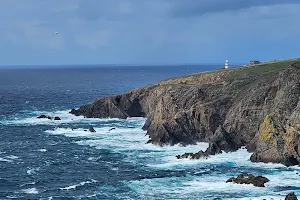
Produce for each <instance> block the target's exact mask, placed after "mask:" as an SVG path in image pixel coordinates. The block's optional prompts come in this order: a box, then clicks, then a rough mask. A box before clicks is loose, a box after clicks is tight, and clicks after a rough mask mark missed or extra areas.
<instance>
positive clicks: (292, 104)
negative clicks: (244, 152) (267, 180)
mask: <svg viewBox="0 0 300 200" xmlns="http://www.w3.org/2000/svg"><path fill="white" fill-rule="evenodd" d="M299 97H300V60H287V61H279V62H273V63H266V64H262V65H257V66H251V67H240V68H232V69H227V70H217V71H212V72H206V73H199V74H193V75H189V76H184V77H178V78H173V79H169V80H165V81H161V82H159V83H157V84H153V85H149V86H146V87H142V88H138V89H135V90H131V91H129V92H127V93H125V94H121V95H117V96H110V97H104V98H98V99H96V101H94V102H93V103H91V104H88V105H84V106H81V107H80V108H79V109H77V110H76V109H73V110H72V111H71V112H70V113H72V114H74V115H77V116H79V115H83V116H85V117H88V118H108V117H111V118H127V117H147V121H146V123H145V125H144V127H143V128H144V129H145V130H147V135H149V138H150V139H149V141H148V142H150V143H153V144H156V145H165V144H169V145H174V144H182V145H187V144H195V143H197V142H208V143H209V148H208V149H207V150H206V151H205V152H202V154H203V155H205V156H206V155H214V154H217V153H221V152H230V151H236V150H237V149H239V148H240V147H241V146H246V148H247V149H248V151H250V152H253V154H252V156H251V161H253V162H273V163H282V164H284V165H286V166H291V165H299V163H300V154H299V151H300V149H299V148H300V140H299V138H300V101H299ZM203 155H199V154H198V155H193V154H188V155H185V156H179V158H181V157H190V158H198V157H199V158H201V157H205V156H203Z"/></svg>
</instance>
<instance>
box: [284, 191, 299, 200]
mask: <svg viewBox="0 0 300 200" xmlns="http://www.w3.org/2000/svg"><path fill="white" fill-rule="evenodd" d="M285 200H298V198H297V196H296V195H295V193H294V192H291V193H289V194H288V195H286V197H285Z"/></svg>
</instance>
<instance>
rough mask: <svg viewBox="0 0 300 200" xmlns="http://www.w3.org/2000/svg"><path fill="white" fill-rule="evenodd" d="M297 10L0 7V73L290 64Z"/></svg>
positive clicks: (249, 0)
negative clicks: (18, 68) (0, 69)
mask: <svg viewBox="0 0 300 200" xmlns="http://www.w3.org/2000/svg"><path fill="white" fill-rule="evenodd" d="M299 10H300V1H299V0H0V66H7V65H30V66H34V65H81V64H116V65H164V64H207V63H212V64H214V63H224V61H225V60H226V59H228V60H229V62H230V63H239V64H240V63H247V62H248V61H249V60H253V59H255V60H261V61H268V60H279V59H287V58H295V57H300V26H299V22H298V21H299V19H300V12H299ZM55 32H58V34H55Z"/></svg>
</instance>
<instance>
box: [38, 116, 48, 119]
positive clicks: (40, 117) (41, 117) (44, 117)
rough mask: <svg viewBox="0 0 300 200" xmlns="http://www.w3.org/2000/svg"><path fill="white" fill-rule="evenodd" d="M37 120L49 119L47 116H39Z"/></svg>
mask: <svg viewBox="0 0 300 200" xmlns="http://www.w3.org/2000/svg"><path fill="white" fill-rule="evenodd" d="M37 118H38V119H51V117H50V116H49V115H40V116H38V117H37Z"/></svg>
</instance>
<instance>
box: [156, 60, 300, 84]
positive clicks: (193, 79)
mask: <svg viewBox="0 0 300 200" xmlns="http://www.w3.org/2000/svg"><path fill="white" fill-rule="evenodd" d="M296 62H300V58H297V59H290V60H280V61H272V62H265V63H261V64H258V65H253V66H240V67H235V68H229V69H219V70H212V71H208V72H200V73H197V74H190V75H185V76H181V77H175V78H171V79H168V80H165V81H162V82H161V84H201V83H211V82H218V81H219V80H223V81H232V80H237V79H243V78H244V77H249V76H261V75H264V74H273V73H277V72H279V71H281V70H282V69H284V68H287V67H289V66H290V65H291V64H293V63H296Z"/></svg>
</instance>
